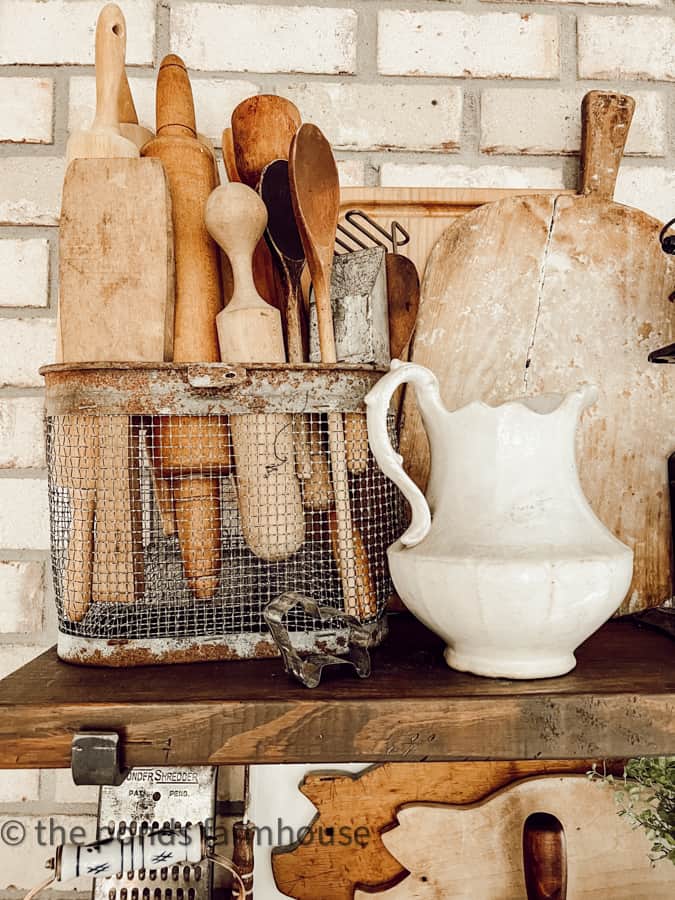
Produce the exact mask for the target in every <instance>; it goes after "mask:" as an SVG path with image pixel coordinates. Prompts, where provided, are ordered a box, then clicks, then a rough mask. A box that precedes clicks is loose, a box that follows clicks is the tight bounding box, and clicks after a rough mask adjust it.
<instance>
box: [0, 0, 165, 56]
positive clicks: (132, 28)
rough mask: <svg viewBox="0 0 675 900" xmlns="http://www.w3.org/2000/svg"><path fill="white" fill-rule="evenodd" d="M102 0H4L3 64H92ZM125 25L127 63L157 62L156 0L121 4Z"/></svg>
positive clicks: (0, 14) (0, 20)
mask: <svg viewBox="0 0 675 900" xmlns="http://www.w3.org/2000/svg"><path fill="white" fill-rule="evenodd" d="M103 5H104V4H103V3H100V2H99V0H48V2H46V3H45V2H44V0H2V3H0V65H3V66H7V65H10V66H11V65H15V64H17V63H23V64H28V65H32V64H35V65H52V64H54V65H67V64H71V63H72V64H75V65H78V64H79V65H82V64H85V65H91V64H93V62H94V32H95V30H96V18H97V16H98V14H99V11H100V9H101V8H102V6H103ZM119 6H120V7H121V8H122V11H123V12H124V15H125V18H126V21H127V62H128V63H129V64H130V65H151V64H152V63H153V61H154V41H155V3H154V0H120V2H119Z"/></svg>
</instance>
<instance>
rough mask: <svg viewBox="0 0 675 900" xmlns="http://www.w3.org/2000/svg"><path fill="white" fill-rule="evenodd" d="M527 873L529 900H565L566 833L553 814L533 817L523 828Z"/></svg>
mask: <svg viewBox="0 0 675 900" xmlns="http://www.w3.org/2000/svg"><path fill="white" fill-rule="evenodd" d="M523 871H524V873H525V889H526V891H527V900H565V898H566V897H567V851H566V846H565V829H564V828H563V826H562V823H561V822H560V819H557V818H556V817H555V816H552V815H551V814H550V813H542V812H535V813H531V814H530V815H529V816H528V817H527V819H525V824H524V825H523Z"/></svg>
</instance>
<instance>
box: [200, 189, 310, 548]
mask: <svg viewBox="0 0 675 900" xmlns="http://www.w3.org/2000/svg"><path fill="white" fill-rule="evenodd" d="M205 220H206V226H207V228H208V229H209V232H210V233H211V235H212V236H213V237H214V238H215V240H217V241H218V243H219V244H220V246H221V247H222V248H223V250H224V251H225V253H226V254H227V256H228V259H229V260H230V265H231V266H232V274H233V278H234V293H233V295H232V299H231V300H230V302H229V304H228V305H227V307H226V308H225V309H224V310H223V311H222V312H221V313H219V315H218V318H217V320H216V321H217V326H218V337H219V340H220V354H221V357H222V359H223V362H228V363H256V362H258V363H263V362H267V363H284V362H286V353H285V350H284V336H283V332H282V328H281V316H280V315H279V311H278V310H277V309H274V307H272V306H270V305H269V304H268V303H265V301H264V300H263V298H262V297H261V296H260V295H259V294H258V292H257V291H256V289H255V284H254V282H253V269H252V259H253V251H254V249H255V246H256V244H257V243H258V241H259V240H260V238H261V237H262V234H263V232H264V230H265V226H266V225H267V211H266V209H265V204H264V203H263V202H262V200H261V199H260V197H259V196H258V195H257V194H256V193H255V191H253V190H252V189H251V188H249V187H247V186H246V185H244V184H237V183H233V184H227V185H223V186H222V187H219V188H217V189H216V190H215V191H214V192H213V193H212V194H211V196H210V197H209V199H208V202H207V204H206V210H205ZM230 430H231V432H232V445H233V447H234V456H235V463H236V467H237V494H238V498H239V514H240V517H241V527H242V532H243V534H244V538H245V540H246V543H247V544H248V546H249V547H250V548H251V550H252V551H253V552H254V553H255V554H256V556H259V557H261V558H262V559H266V560H281V559H286V558H287V557H289V556H290V555H291V554H293V553H295V552H296V551H297V550H299V549H300V547H301V546H302V543H303V541H304V539H305V517H304V512H303V509H302V497H301V495H300V484H299V482H298V479H297V477H296V474H295V454H294V449H293V428H292V417H291V416H289V415H276V414H275V415H264V414H260V415H241V416H231V417H230Z"/></svg>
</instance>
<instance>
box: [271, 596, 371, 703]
mask: <svg viewBox="0 0 675 900" xmlns="http://www.w3.org/2000/svg"><path fill="white" fill-rule="evenodd" d="M296 606H300V607H301V608H302V609H303V611H304V612H305V613H306V615H308V616H313V617H314V618H316V619H320V621H321V623H322V624H326V623H327V622H329V621H330V622H339V623H340V624H341V625H342V626H343V627H344V626H347V628H348V629H349V638H348V651H347V653H346V654H345V655H344V656H335V655H334V654H332V653H311V654H310V655H309V656H305V657H304V658H303V657H301V656H300V654H299V653H298V651H297V650H296V649H295V647H294V646H293V643H292V641H291V636H290V634H289V632H288V629H287V628H286V626H285V625H284V618H285V617H286V615H287V614H288V613H289V612H290V611H291V610H292V609H294V608H295V607H296ZM264 616H265V621H266V622H267V625H268V626H269V629H270V631H271V632H272V637H273V638H274V640H275V642H276V644H277V646H278V648H279V651H280V653H281V657H282V659H283V661H284V668H285V669H286V671H287V672H289V673H290V674H291V675H294V676H295V677H296V678H297V679H298V681H300V682H302V684H304V685H305V687H308V688H315V687H317V686H318V685H319V683H320V681H321V674H322V672H323V670H324V668H325V667H326V666H335V665H343V664H345V663H347V664H349V665H352V666H354V668H355V669H356V673H357V675H358V676H359V678H368V676H369V675H370V654H369V652H368V646H369V645H370V644H371V643H372V638H373V633H374V631H375V630H376V629H377V627H378V626H377V623H375V624H370V625H362V624H361V623H360V622H359V620H358V619H356V618H355V617H354V616H348V615H344V614H342V613H337V614H336V611H335V609H334V608H333V607H330V606H319V605H318V604H317V603H315V601H314V600H312V599H311V598H309V597H305V596H303V595H302V594H298V593H297V592H295V591H289V592H287V593H285V594H281V595H280V596H279V597H277V599H276V600H273V601H272V602H271V603H269V604H268V605H267V607H266V608H265V612H264Z"/></svg>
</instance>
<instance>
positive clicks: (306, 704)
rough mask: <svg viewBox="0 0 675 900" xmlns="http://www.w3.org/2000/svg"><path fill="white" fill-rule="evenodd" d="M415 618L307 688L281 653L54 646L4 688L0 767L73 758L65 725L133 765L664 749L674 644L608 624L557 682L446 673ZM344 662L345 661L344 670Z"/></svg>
mask: <svg viewBox="0 0 675 900" xmlns="http://www.w3.org/2000/svg"><path fill="white" fill-rule="evenodd" d="M442 651H443V643H442V641H440V640H439V639H438V638H437V637H435V636H434V635H433V634H431V633H430V632H429V631H427V629H425V628H424V627H423V626H422V625H420V624H419V623H417V622H416V621H415V620H414V619H412V618H411V617H409V616H399V617H395V618H394V621H392V622H391V635H390V637H389V638H388V639H387V641H386V642H385V643H384V644H383V646H382V647H381V648H379V649H377V650H376V651H374V652H373V673H372V675H371V677H370V678H367V679H363V680H360V679H356V678H354V677H353V676H352V675H351V673H348V674H346V675H345V674H328V676H327V677H325V679H324V681H323V683H322V684H321V685H320V686H319V687H317V688H315V689H314V690H312V691H308V690H307V689H306V688H304V687H302V685H299V684H297V683H296V682H294V681H293V680H292V679H291V678H290V677H289V676H286V675H285V674H284V673H283V669H282V666H281V663H280V661H279V660H278V659H268V660H254V661H229V662H223V663H215V662H214V663H208V662H203V663H198V664H191V665H183V666H166V667H163V666H157V667H152V668H144V667H140V668H135V669H133V670H127V669H119V670H111V669H93V670H92V669H91V668H86V667H82V666H71V665H67V664H65V663H61V662H59V660H58V658H57V656H56V652H55V650H50V651H48V652H47V653H45V654H43V655H42V656H40V657H38V658H37V659H36V660H35V661H33V662H31V663H29V664H28V666H26V667H24V668H23V669H19V670H18V671H17V672H15V673H14V674H12V675H10V676H9V677H8V678H7V679H5V680H4V681H3V682H1V683H0V768H7V767H9V768H15V767H19V768H35V767H37V768H39V767H41V766H45V767H67V766H68V765H69V759H70V743H71V740H72V735H73V733H74V732H75V731H78V730H81V729H83V728H84V729H86V728H102V729H104V730H111V731H119V732H120V734H121V736H122V755H123V757H124V760H125V762H126V764H127V765H135V766H138V765H183V764H193V765H205V764H210V765H221V764H222V765H226V764H230V763H231V764H238V763H242V762H321V761H330V762H359V761H364V762H373V761H375V760H378V759H380V760H390V761H397V760H400V761H408V762H416V761H422V760H437V761H443V760H445V761H451V760H464V759H533V758H539V759H588V758H596V757H598V756H607V757H614V758H619V757H627V756H640V755H647V756H649V755H659V754H668V753H672V750H673V746H675V714H674V713H675V669H674V668H673V642H672V640H670V639H669V638H667V637H666V636H664V635H662V634H660V633H658V632H656V631H652V630H651V629H640V628H638V627H637V626H635V625H633V624H632V623H631V622H611V623H608V624H607V625H605V626H603V628H602V629H600V631H599V632H598V633H597V634H595V635H593V637H591V638H589V640H588V641H587V642H586V643H585V644H583V645H582V647H581V648H580V649H579V651H578V653H577V658H578V665H577V668H576V669H575V670H574V671H573V672H570V674H569V675H566V676H564V677H562V678H552V679H543V680H541V681H523V682H518V683H515V682H512V681H506V680H492V679H485V678H478V677H476V676H472V675H466V674H462V673H460V672H454V671H453V670H451V669H449V668H448V667H447V666H446V665H445V662H444V660H443V652H442ZM343 668H346V667H340V669H341V672H342V671H343Z"/></svg>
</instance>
